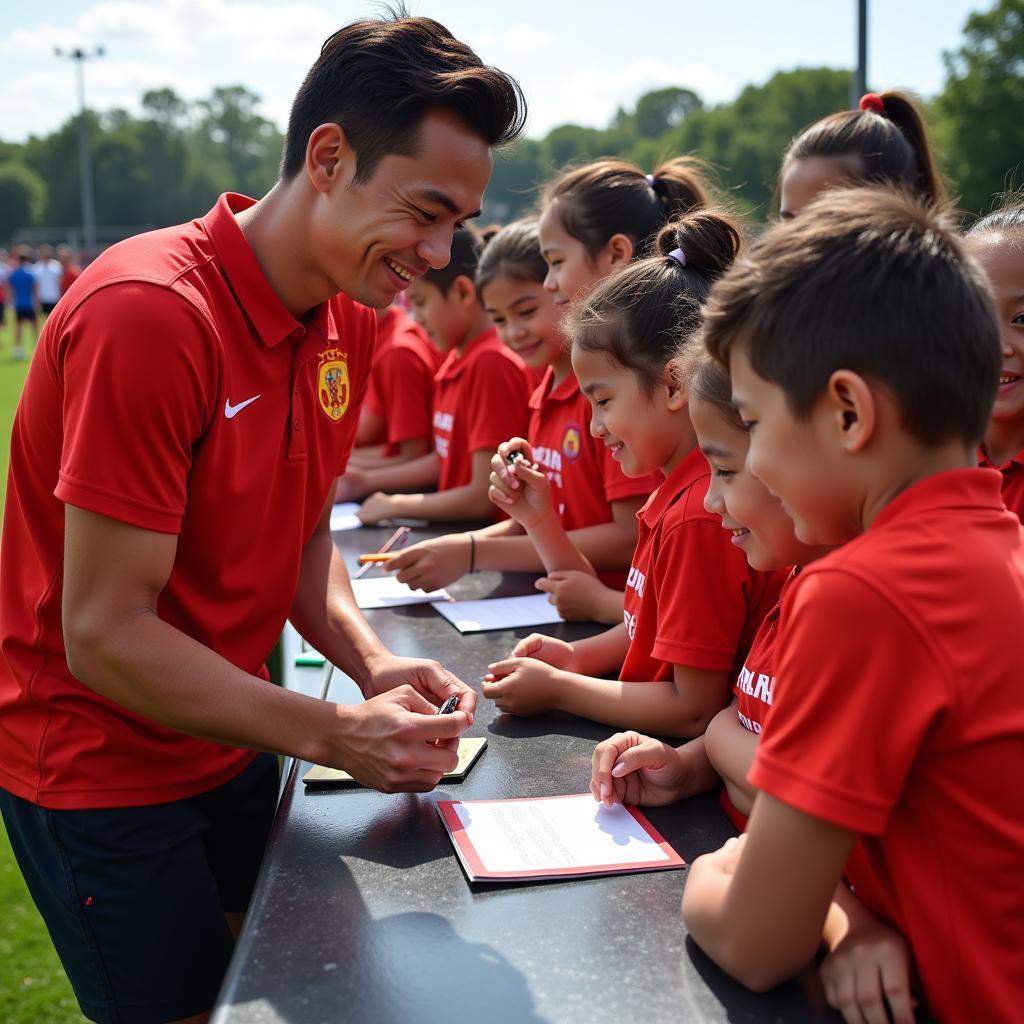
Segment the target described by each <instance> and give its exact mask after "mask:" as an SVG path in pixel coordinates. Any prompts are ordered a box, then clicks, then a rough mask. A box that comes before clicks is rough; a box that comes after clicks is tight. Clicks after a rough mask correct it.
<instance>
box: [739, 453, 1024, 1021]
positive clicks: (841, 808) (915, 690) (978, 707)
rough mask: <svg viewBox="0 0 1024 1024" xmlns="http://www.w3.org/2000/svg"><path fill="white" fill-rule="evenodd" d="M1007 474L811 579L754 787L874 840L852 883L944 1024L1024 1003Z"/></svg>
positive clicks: (1019, 721) (1018, 563)
mask: <svg viewBox="0 0 1024 1024" xmlns="http://www.w3.org/2000/svg"><path fill="white" fill-rule="evenodd" d="M1000 484H1001V480H1000V477H999V475H998V474H997V473H994V472H991V471H989V470H978V469H964V470H953V471H950V472H945V473H939V474H936V475H934V476H930V477H927V478H925V479H924V480H922V481H920V482H919V483H915V484H913V485H912V486H911V487H909V488H908V489H907V490H905V491H903V492H902V493H900V494H899V495H897V497H896V498H894V499H893V500H892V501H891V502H890V503H889V504H888V505H887V506H886V507H885V508H884V509H883V510H882V512H881V513H880V514H879V515H878V517H877V518H876V519H875V521H874V522H873V523H872V525H871V527H870V528H869V529H868V530H867V531H866V532H865V533H864V534H863V535H861V536H860V537H858V538H856V539H855V540H852V541H850V542H849V543H848V544H846V545H844V546H843V547H842V548H839V549H838V550H836V551H834V552H832V553H830V554H828V555H826V556H825V557H824V558H822V559H820V560H818V561H816V562H814V563H813V564H812V565H808V566H807V567H805V568H804V569H803V570H802V571H801V573H800V576H799V577H798V579H797V580H796V582H795V583H794V585H793V588H792V592H791V593H790V594H789V595H788V596H787V600H786V605H785V608H784V609H783V615H782V620H781V626H780V629H781V633H780V642H779V646H778V650H777V658H776V675H777V677H778V678H779V679H781V680H784V686H783V687H782V688H781V689H780V690H779V692H778V693H777V694H776V695H775V700H774V704H773V708H772V713H771V717H770V720H769V725H768V728H767V729H766V730H765V733H764V736H763V737H762V739H761V742H760V745H759V747H758V751H757V755H756V758H755V761H754V767H753V769H752V770H751V774H750V781H751V782H752V783H753V784H754V785H755V786H757V787H758V788H759V789H762V790H764V792H766V793H770V794H771V795H772V796H774V797H776V798H777V799H779V800H782V801H784V802H785V803H787V804H789V805H790V806H792V807H795V808H797V809H798V810H801V811H803V812H804V813H806V814H809V815H813V816H814V817H817V818H821V819H823V820H825V821H829V822H832V823H833V824H835V825H838V826H840V827H841V828H845V829H849V830H850V831H852V832H856V833H858V834H859V835H860V839H859V840H858V843H857V844H856V846H855V848H854V852H853V854H852V855H851V857H850V859H849V861H848V863H847V867H846V874H847V877H848V879H849V881H850V883H851V884H852V885H853V887H854V888H855V890H856V892H857V894H858V896H860V898H861V899H862V900H863V901H864V903H865V904H866V905H867V906H868V907H869V908H870V909H871V910H873V911H874V912H875V913H876V914H879V915H880V916H881V917H882V918H883V919H884V920H886V921H888V922H889V923H890V924H892V925H893V927H895V928H896V929H897V930H898V931H899V932H900V933H901V934H902V935H904V936H905V937H906V939H907V940H908V942H909V943H910V945H911V948H912V949H913V952H914V959H915V961H916V963H917V967H918V970H919V972H920V975H921V979H922V982H923V985H924V991H925V994H926V996H927V1000H928V1003H929V1007H930V1009H931V1012H932V1013H933V1014H934V1015H935V1016H936V1017H937V1018H938V1019H939V1020H943V1021H1004V1022H1008V1021H1018V1020H1020V1019H1021V1007H1022V1006H1024V955H1022V951H1024V886H1022V885H1021V878H1022V876H1024V786H1022V785H1021V778H1022V777H1024V700H1022V699H1021V694H1022V689H1021V658H1020V647H1019V642H1018V641H1019V638H1020V636H1021V634H1022V632H1024V528H1022V527H1021V524H1020V521H1019V520H1018V519H1017V517H1016V516H1014V515H1012V514H1011V513H1009V512H1007V511H1006V509H1005V508H1004V506H1003V501H1002V496H1001V494H1000Z"/></svg>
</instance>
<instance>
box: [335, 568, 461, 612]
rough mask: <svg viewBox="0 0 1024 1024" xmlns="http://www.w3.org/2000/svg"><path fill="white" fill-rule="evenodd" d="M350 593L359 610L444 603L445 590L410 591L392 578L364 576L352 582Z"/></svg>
mask: <svg viewBox="0 0 1024 1024" xmlns="http://www.w3.org/2000/svg"><path fill="white" fill-rule="evenodd" d="M352 592H353V593H354V594H355V595H356V605H357V606H358V607H360V608H364V609H366V608H397V607H399V606H400V605H403V604H426V603H427V602H429V601H444V600H446V599H447V598H448V591H447V590H431V591H429V592H428V593H424V592H423V591H422V590H412V589H411V588H410V587H407V586H406V585H405V584H404V583H399V582H398V580H396V579H395V577H394V576H390V575H389V576H366V577H364V578H363V579H361V580H353V581H352Z"/></svg>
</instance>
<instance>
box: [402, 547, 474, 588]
mask: <svg viewBox="0 0 1024 1024" xmlns="http://www.w3.org/2000/svg"><path fill="white" fill-rule="evenodd" d="M469 556H470V538H469V534H467V533H450V534H448V535H447V536H445V537H437V538H436V539H434V540H424V541H420V542H419V544H413V545H411V546H410V547H407V548H406V549H405V550H404V551H403V552H402V553H401V554H399V555H397V556H396V557H395V558H393V559H392V560H391V561H390V562H388V565H387V571H388V572H395V573H397V574H398V582H399V583H405V584H407V585H408V586H410V587H412V588H413V589H415V590H440V589H441V587H446V586H448V584H449V583H454V582H455V581H456V580H457V579H460V578H461V577H462V576H465V575H466V573H467V572H469Z"/></svg>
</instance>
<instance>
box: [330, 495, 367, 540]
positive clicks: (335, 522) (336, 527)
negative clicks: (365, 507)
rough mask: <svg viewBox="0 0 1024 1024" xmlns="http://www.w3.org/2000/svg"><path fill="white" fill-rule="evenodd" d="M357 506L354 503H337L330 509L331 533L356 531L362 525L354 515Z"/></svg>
mask: <svg viewBox="0 0 1024 1024" xmlns="http://www.w3.org/2000/svg"><path fill="white" fill-rule="evenodd" d="M358 511H359V505H358V504H357V503H356V502H354V501H339V502H338V503H337V504H336V505H335V506H334V508H332V509H331V533H343V532H344V531H345V530H358V529H359V528H360V527H361V526H362V525H363V524H362V521H361V520H360V518H359V516H357V515H356V513H357V512H358Z"/></svg>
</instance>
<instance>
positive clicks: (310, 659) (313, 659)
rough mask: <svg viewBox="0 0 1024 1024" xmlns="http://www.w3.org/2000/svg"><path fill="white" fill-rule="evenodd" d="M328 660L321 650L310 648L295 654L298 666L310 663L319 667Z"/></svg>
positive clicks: (314, 666)
mask: <svg viewBox="0 0 1024 1024" xmlns="http://www.w3.org/2000/svg"><path fill="white" fill-rule="evenodd" d="M326 661H327V659H326V658H325V657H324V656H323V655H322V654H321V653H320V652H319V651H313V650H309V651H303V652H302V653H301V654H296V655H295V664H296V666H301V665H310V666H312V667H313V668H319V667H320V666H321V665H323V664H324V663H325V662H326Z"/></svg>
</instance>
